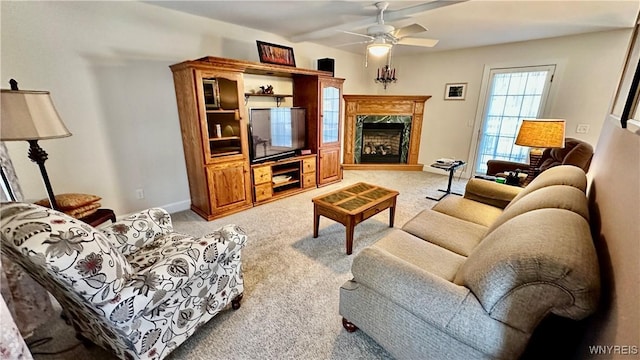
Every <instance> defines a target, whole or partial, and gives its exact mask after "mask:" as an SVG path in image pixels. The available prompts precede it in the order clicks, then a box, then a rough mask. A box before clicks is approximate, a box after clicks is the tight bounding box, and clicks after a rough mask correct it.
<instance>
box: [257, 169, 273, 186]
mask: <svg viewBox="0 0 640 360" xmlns="http://www.w3.org/2000/svg"><path fill="white" fill-rule="evenodd" d="M253 183H254V184H264V183H271V166H261V167H256V168H253Z"/></svg>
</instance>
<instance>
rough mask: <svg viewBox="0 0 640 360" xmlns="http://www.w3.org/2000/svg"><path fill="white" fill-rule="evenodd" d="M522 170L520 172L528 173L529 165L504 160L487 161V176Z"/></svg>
mask: <svg viewBox="0 0 640 360" xmlns="http://www.w3.org/2000/svg"><path fill="white" fill-rule="evenodd" d="M516 170H522V172H527V171H529V164H524V163H517V162H513V161H505V160H489V161H487V175H494V176H495V175H496V174H499V173H505V172H507V171H516Z"/></svg>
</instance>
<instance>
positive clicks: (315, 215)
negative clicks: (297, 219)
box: [313, 204, 320, 238]
mask: <svg viewBox="0 0 640 360" xmlns="http://www.w3.org/2000/svg"><path fill="white" fill-rule="evenodd" d="M319 226H320V215H318V206H317V205H315V204H314V205H313V237H314V238H317V237H318V227H319Z"/></svg>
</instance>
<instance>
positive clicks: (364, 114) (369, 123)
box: [342, 95, 431, 171]
mask: <svg viewBox="0 0 640 360" xmlns="http://www.w3.org/2000/svg"><path fill="white" fill-rule="evenodd" d="M430 97H431V96H427V95H424V96H422V95H344V96H343V98H344V102H345V117H344V119H345V123H344V124H345V125H344V148H343V150H344V153H343V155H344V157H343V164H342V168H343V169H346V170H350V169H356V170H357V169H360V170H364V169H367V170H415V171H421V170H422V169H423V167H424V165H423V164H420V163H418V153H419V151H420V138H421V133H422V118H423V114H424V107H425V102H426V101H427V100H429V98H430ZM374 151H375V154H373V152H374Z"/></svg>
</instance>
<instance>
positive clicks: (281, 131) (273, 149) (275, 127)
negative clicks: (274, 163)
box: [249, 107, 306, 163]
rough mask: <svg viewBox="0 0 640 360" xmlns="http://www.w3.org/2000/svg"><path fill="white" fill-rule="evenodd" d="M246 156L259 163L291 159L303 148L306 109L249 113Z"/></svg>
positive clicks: (256, 109) (296, 108) (273, 108)
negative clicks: (247, 150)
mask: <svg viewBox="0 0 640 360" xmlns="http://www.w3.org/2000/svg"><path fill="white" fill-rule="evenodd" d="M249 134H250V135H249V140H250V141H249V146H250V149H249V153H250V155H251V162H253V163H259V162H263V161H269V160H279V159H283V158H287V157H290V156H294V155H295V154H296V151H298V150H301V149H304V148H305V147H306V109H304V108H299V107H271V108H252V109H249Z"/></svg>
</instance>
